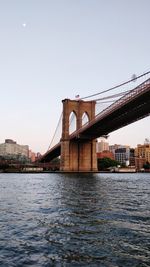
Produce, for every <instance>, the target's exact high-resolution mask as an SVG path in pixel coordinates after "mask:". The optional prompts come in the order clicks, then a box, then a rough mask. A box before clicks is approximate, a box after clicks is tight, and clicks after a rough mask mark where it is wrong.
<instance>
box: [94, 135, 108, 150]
mask: <svg viewBox="0 0 150 267" xmlns="http://www.w3.org/2000/svg"><path fill="white" fill-rule="evenodd" d="M96 151H97V153H99V152H102V151H109V143H108V142H107V141H106V139H105V138H102V137H101V138H99V139H98V142H97V148H96Z"/></svg>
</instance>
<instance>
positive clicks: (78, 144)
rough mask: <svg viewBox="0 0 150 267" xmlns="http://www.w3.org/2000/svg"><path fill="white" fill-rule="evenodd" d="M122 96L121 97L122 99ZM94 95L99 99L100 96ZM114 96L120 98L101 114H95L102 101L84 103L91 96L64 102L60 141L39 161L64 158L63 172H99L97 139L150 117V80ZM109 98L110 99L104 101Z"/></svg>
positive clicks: (62, 160)
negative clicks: (72, 117)
mask: <svg viewBox="0 0 150 267" xmlns="http://www.w3.org/2000/svg"><path fill="white" fill-rule="evenodd" d="M149 73H150V72H147V73H146V74H143V75H140V76H138V77H136V78H133V79H131V80H129V81H127V82H124V83H123V84H121V85H118V86H116V87H113V88H111V89H108V90H106V91H107V92H108V91H110V90H113V89H115V88H118V87H121V86H123V85H126V84H128V83H130V82H133V80H136V79H138V78H141V77H143V76H145V75H147V74H149ZM106 91H105V92H106ZM120 95H122V96H121V97H119V96H120ZM92 96H97V94H95V95H92ZM115 96H117V97H118V99H117V100H116V101H114V102H113V103H112V104H111V105H109V106H108V107H107V108H105V109H104V110H102V111H101V112H99V113H98V114H95V105H96V103H97V102H98V100H99V99H98V100H90V101H89V100H88V101H87V100H85V99H86V98H88V97H85V98H84V99H83V98H82V99H75V100H70V99H64V100H63V101H62V102H63V117H62V136H61V139H60V140H59V142H58V143H57V144H56V145H55V146H53V147H52V148H50V149H49V150H48V151H47V152H46V153H45V154H44V155H43V156H42V157H41V159H40V162H49V161H51V160H52V159H54V158H56V157H58V156H61V157H60V170H61V171H69V172H73V171H77V172H80V171H81V172H84V171H85V172H86V171H87V172H88V171H97V158H96V138H98V137H100V136H106V135H108V134H109V133H111V132H113V131H115V130H117V129H120V128H121V127H124V126H126V125H129V124H131V123H133V122H135V121H137V120H140V119H142V118H144V117H146V116H148V115H149V114H150V78H148V79H145V80H144V82H142V83H140V84H139V85H138V86H136V87H135V88H133V89H131V90H128V91H125V93H124V94H122V93H117V94H115ZM113 97H114V95H113ZM109 98H110V96H107V97H104V98H101V99H103V100H106V99H109ZM72 112H73V113H74V114H75V117H76V130H75V131H74V132H72V133H70V132H69V120H70V119H69V118H70V114H71V113H72ZM83 114H84V115H86V117H87V118H88V122H86V123H85V124H84V125H83Z"/></svg>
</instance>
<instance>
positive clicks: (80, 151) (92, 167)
mask: <svg viewBox="0 0 150 267" xmlns="http://www.w3.org/2000/svg"><path fill="white" fill-rule="evenodd" d="M62 102H63V120H62V138H61V161H60V170H61V171H66V172H91V171H93V172H94V171H97V156H96V140H89V139H86V138H82V139H76V140H70V139H69V120H70V114H71V113H72V112H73V113H74V114H75V117H76V130H78V129H80V128H81V127H82V125H83V115H84V114H86V116H87V117H88V119H89V121H90V120H92V119H93V118H94V117H95V101H83V100H70V99H64V100H63V101H62Z"/></svg>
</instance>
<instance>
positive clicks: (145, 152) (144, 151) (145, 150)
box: [135, 139, 150, 163]
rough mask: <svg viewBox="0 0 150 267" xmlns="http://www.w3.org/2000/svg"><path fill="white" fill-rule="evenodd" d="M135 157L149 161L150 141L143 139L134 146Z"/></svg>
mask: <svg viewBox="0 0 150 267" xmlns="http://www.w3.org/2000/svg"><path fill="white" fill-rule="evenodd" d="M135 157H136V158H141V159H142V158H143V159H145V160H146V162H148V163H150V142H149V140H148V139H145V142H144V144H143V145H140V144H138V145H137V147H136V148H135Z"/></svg>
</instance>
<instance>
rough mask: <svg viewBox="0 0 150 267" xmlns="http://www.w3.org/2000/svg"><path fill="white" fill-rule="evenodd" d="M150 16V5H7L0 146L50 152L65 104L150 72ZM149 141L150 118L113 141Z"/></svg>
mask: <svg viewBox="0 0 150 267" xmlns="http://www.w3.org/2000/svg"><path fill="white" fill-rule="evenodd" d="M149 11H150V1H149V0H53V1H52V0H0V114H1V116H0V125H1V129H0V143H3V142H4V139H5V138H12V139H14V140H16V141H17V142H18V143H20V144H28V145H29V146H30V148H31V149H32V150H34V151H36V152H37V151H40V152H42V153H43V152H45V151H46V150H47V148H48V146H49V144H50V140H51V138H52V136H53V133H54V130H55V128H56V125H57V122H58V119H59V116H60V113H61V111H62V103H61V100H62V99H64V98H74V97H75V95H76V94H80V96H85V95H89V94H94V93H97V92H99V91H101V90H104V89H107V88H109V87H111V86H113V85H116V84H118V83H120V82H123V81H125V80H128V79H130V78H131V76H132V74H134V73H135V74H140V73H143V72H145V71H147V70H150V64H149V63H150V56H149V49H150V34H149V26H150V15H149ZM24 23H25V24H26V27H24V26H23V24H24ZM145 137H150V117H148V118H146V119H143V120H141V121H139V122H136V123H134V124H132V125H130V126H128V127H125V128H122V129H121V130H119V131H116V132H114V133H112V134H110V138H109V143H110V144H113V143H121V144H129V145H131V146H135V145H136V144H137V143H143V142H144V138H145Z"/></svg>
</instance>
